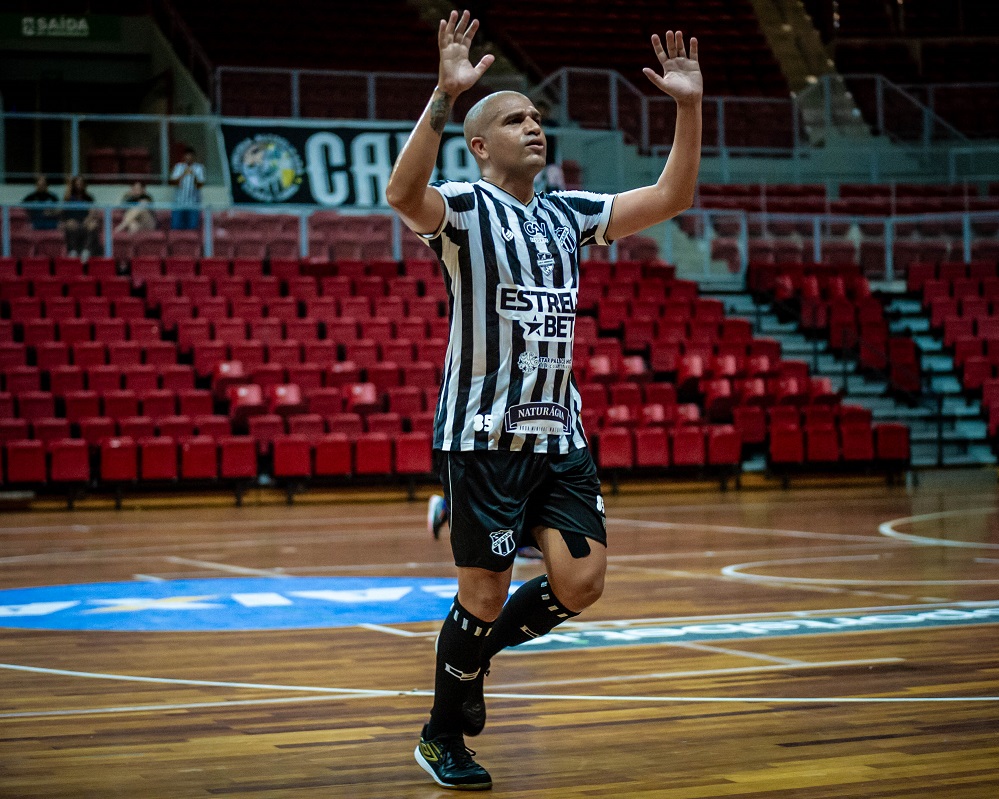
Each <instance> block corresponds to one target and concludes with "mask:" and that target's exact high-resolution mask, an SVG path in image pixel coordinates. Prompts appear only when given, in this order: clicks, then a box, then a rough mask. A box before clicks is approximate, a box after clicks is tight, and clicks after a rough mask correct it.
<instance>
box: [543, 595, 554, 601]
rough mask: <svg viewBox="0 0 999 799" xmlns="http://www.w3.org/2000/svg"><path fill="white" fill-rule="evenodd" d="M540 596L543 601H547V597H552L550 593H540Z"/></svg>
mask: <svg viewBox="0 0 999 799" xmlns="http://www.w3.org/2000/svg"><path fill="white" fill-rule="evenodd" d="M541 598H542V599H543V600H544V601H545V602H547V601H548V600H549V599H551V598H552V595H551V594H542V595H541Z"/></svg>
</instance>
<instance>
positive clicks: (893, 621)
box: [516, 604, 999, 652]
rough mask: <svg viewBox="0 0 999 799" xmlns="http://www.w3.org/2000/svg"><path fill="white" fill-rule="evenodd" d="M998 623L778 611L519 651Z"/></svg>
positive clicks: (610, 632)
mask: <svg viewBox="0 0 999 799" xmlns="http://www.w3.org/2000/svg"><path fill="white" fill-rule="evenodd" d="M997 623H999V606H997V605H994V604H990V605H989V606H987V607H975V608H969V609H967V610H964V609H956V608H940V609H935V610H926V611H919V612H911V611H910V612H906V613H877V614H869V613H868V614H864V615H859V614H854V615H851V614H849V613H846V614H841V615H838V616H828V617H810V618H807V619H802V618H798V617H794V616H780V615H777V616H775V617H774V618H772V619H768V620H766V621H744V622H731V623H729V622H725V623H720V624H719V623H712V624H675V625H674V624H657V625H642V624H634V625H630V626H628V627H615V628H614V629H592V630H581V631H576V630H573V631H562V630H559V629H556V630H555V631H553V632H551V633H549V634H548V635H544V636H542V637H540V638H535V639H533V640H531V641H527V642H525V643H523V644H520V645H519V646H518V647H517V649H516V651H517V652H557V651H560V650H572V649H595V648H600V647H607V646H636V645H641V644H663V643H686V642H691V641H697V642H703V641H734V640H735V641H737V640H746V639H764V638H784V637H788V636H795V635H816V634H830V633H855V632H865V631H874V630H876V631H879V632H884V631H894V630H903V629H914V628H918V629H927V628H931V627H952V626H955V625H957V626H959V625H968V624H997Z"/></svg>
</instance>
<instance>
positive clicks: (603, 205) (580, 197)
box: [552, 191, 615, 247]
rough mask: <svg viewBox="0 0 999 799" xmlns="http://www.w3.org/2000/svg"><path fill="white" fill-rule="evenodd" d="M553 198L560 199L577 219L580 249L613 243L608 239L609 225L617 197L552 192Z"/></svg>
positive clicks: (593, 193) (575, 192)
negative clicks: (588, 245)
mask: <svg viewBox="0 0 999 799" xmlns="http://www.w3.org/2000/svg"><path fill="white" fill-rule="evenodd" d="M552 196H554V197H557V198H558V199H560V200H561V201H562V202H563V203H564V204H565V206H566V207H567V208H568V209H569V210H570V212H571V213H572V215H573V216H574V217H575V218H576V224H577V225H578V226H579V246H580V247H585V246H586V245H587V244H610V243H611V242H610V239H608V238H607V225H608V224H609V223H610V217H611V209H612V208H613V206H614V197H615V195H613V194H597V193H595V192H591V191H557V192H552Z"/></svg>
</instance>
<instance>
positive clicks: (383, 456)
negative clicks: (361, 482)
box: [354, 433, 392, 475]
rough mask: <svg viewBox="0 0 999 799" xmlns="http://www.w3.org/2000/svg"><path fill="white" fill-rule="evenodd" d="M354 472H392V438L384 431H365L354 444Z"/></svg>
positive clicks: (383, 473)
mask: <svg viewBox="0 0 999 799" xmlns="http://www.w3.org/2000/svg"><path fill="white" fill-rule="evenodd" d="M354 447H355V449H354V453H355V457H354V473H355V474H358V475H387V474H391V473H392V439H391V438H390V437H389V436H387V435H386V434H384V433H363V434H361V435H359V436H358V437H357V440H356V442H355V444H354Z"/></svg>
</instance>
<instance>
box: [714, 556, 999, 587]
mask: <svg viewBox="0 0 999 799" xmlns="http://www.w3.org/2000/svg"><path fill="white" fill-rule="evenodd" d="M880 559H881V555H840V556H837V557H827V558H795V559H793V560H760V561H756V562H755V563H736V564H734V565H732V566H725V567H724V568H722V570H721V573H722V574H724V575H725V576H726V577H736V578H742V579H744V580H751V581H754V582H761V583H780V584H785V585H786V584H794V583H805V584H806V585H812V584H815V585H999V580H882V579H871V580H847V579H839V578H832V577H794V576H791V577H776V576H772V575H767V574H744V573H743V572H742V571H741V570H742V569H752V568H762V567H766V566H801V565H804V564H808V563H833V562H837V561H838V562H843V561H858V560H868V561H870V560H880Z"/></svg>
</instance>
